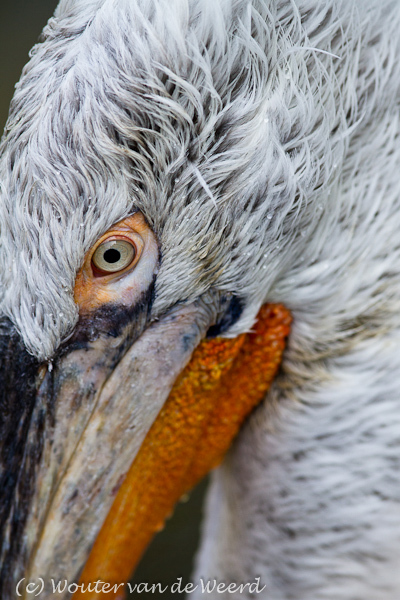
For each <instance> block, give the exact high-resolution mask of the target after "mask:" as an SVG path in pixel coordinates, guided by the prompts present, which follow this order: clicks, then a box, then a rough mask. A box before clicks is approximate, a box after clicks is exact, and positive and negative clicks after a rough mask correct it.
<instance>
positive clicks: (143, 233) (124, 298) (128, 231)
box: [74, 212, 158, 313]
mask: <svg viewBox="0 0 400 600" xmlns="http://www.w3.org/2000/svg"><path fill="white" fill-rule="evenodd" d="M119 239H121V240H125V241H129V242H132V243H133V245H134V246H135V250H136V254H135V257H134V259H133V261H132V262H131V263H130V265H128V266H127V267H126V268H125V269H122V270H121V271H117V272H116V273H101V272H99V271H98V270H97V269H96V268H95V267H94V265H93V263H92V258H93V255H94V253H95V252H96V250H97V248H98V247H99V246H100V245H101V244H102V243H104V242H105V241H112V240H119ZM156 251H157V253H158V250H157V245H156V242H155V238H154V234H153V233H152V231H151V229H150V227H149V226H148V225H147V223H146V222H145V220H144V217H143V215H142V214H141V213H139V212H138V213H135V214H134V215H133V216H131V217H127V218H126V219H123V220H122V221H119V222H118V223H116V224H115V225H113V227H112V228H111V229H110V230H109V231H107V233H105V234H104V235H103V236H102V237H101V238H100V239H99V240H97V242H96V243H95V244H94V246H92V248H91V249H90V250H89V252H88V253H87V254H86V256H85V260H84V263H83V265H82V267H81V269H80V270H79V272H78V274H77V277H76V283H75V290H74V300H75V302H76V304H77V305H78V306H79V310H80V312H81V313H82V312H92V311H94V310H96V309H98V308H100V307H102V306H104V305H106V304H110V303H113V302H115V301H117V302H122V303H123V304H130V303H131V302H130V296H131V295H132V294H129V292H130V291H131V292H132V289H133V287H134V286H131V288H129V285H128V284H127V285H125V284H124V287H126V288H127V289H126V290H125V289H121V288H122V286H121V285H119V284H118V282H119V281H120V280H121V279H124V280H125V278H126V277H127V276H129V274H130V273H131V271H134V270H135V268H136V267H137V265H138V263H139V261H140V260H141V258H142V255H144V254H145V253H146V252H149V253H150V254H153V255H155V254H156ZM134 291H135V290H134V289H133V292H134Z"/></svg>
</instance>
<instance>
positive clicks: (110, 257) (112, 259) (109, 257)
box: [103, 248, 121, 264]
mask: <svg viewBox="0 0 400 600" xmlns="http://www.w3.org/2000/svg"><path fill="white" fill-rule="evenodd" d="M103 257H104V260H105V261H106V262H108V263H110V264H114V263H116V262H118V261H119V260H121V252H119V251H118V250H115V249H114V248H110V249H109V250H106V251H105V252H104V254H103Z"/></svg>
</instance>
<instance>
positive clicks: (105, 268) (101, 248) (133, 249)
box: [91, 237, 138, 275]
mask: <svg viewBox="0 0 400 600" xmlns="http://www.w3.org/2000/svg"><path fill="white" fill-rule="evenodd" d="M137 256H138V248H137V246H136V244H135V243H134V242H133V241H132V240H128V239H127V238H114V237H113V238H112V239H107V240H105V241H103V242H102V243H101V244H99V245H98V246H97V248H96V250H95V251H94V252H93V256H92V261H91V262H92V268H93V270H94V272H95V273H96V272H97V273H98V274H99V275H112V274H114V273H119V272H120V271H123V270H125V269H126V268H128V267H129V266H130V265H132V264H133V263H134V261H135V259H136V257H137Z"/></svg>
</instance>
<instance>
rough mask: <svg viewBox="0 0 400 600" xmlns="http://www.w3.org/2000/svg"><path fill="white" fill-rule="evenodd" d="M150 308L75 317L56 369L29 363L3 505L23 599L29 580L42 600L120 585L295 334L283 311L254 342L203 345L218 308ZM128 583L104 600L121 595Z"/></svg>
mask: <svg viewBox="0 0 400 600" xmlns="http://www.w3.org/2000/svg"><path fill="white" fill-rule="evenodd" d="M150 303H151V301H150V300H149V298H147V299H146V298H143V299H142V301H141V302H140V303H139V305H138V307H136V309H135V313H134V314H128V313H127V312H126V311H122V312H121V311H119V310H118V309H115V307H114V309H108V310H105V311H104V310H103V311H101V314H100V313H98V314H97V315H95V316H93V315H92V316H91V318H90V319H89V320H86V321H85V319H83V320H81V322H80V324H79V326H78V328H77V330H76V333H75V335H74V337H73V338H71V339H70V340H69V342H68V343H67V344H65V345H64V346H63V347H62V348H61V350H60V351H59V354H58V356H57V357H56V358H55V359H54V361H53V364H52V368H51V367H50V366H47V367H44V366H41V367H40V368H38V365H35V364H34V362H32V365H31V366H30V373H31V375H30V381H31V386H30V390H31V391H30V398H31V400H30V404H29V411H28V413H27V414H26V415H25V417H24V420H23V427H22V425H21V427H22V429H23V431H20V430H18V431H17V432H16V434H15V435H16V436H17V438H18V439H17V441H18V444H17V445H15V444H16V443H15V444H14V446H13V447H14V450H15V449H16V454H15V456H17V457H19V458H17V459H14V462H13V463H12V461H11V463H10V465H11V467H12V468H14V470H15V472H14V474H12V477H11V479H10V481H9V485H8V488H7V497H6V510H5V511H3V512H4V515H3V516H4V521H3V524H4V532H5V534H4V540H5V541H4V543H3V565H4V567H3V581H4V583H3V596H2V597H4V598H8V597H10V598H14V597H15V595H16V594H15V586H16V585H17V583H18V582H19V581H20V580H21V579H24V578H25V579H24V583H23V585H22V587H21V588H20V590H19V593H20V594H22V597H25V598H27V597H29V596H28V595H27V592H26V589H27V588H26V584H28V583H29V582H31V581H36V582H38V581H39V582H41V581H42V582H44V586H45V588H44V591H43V596H42V597H43V598H51V597H53V595H52V588H51V583H50V582H51V581H55V582H57V581H61V580H67V581H68V583H69V584H72V583H74V582H75V583H77V582H78V581H79V580H80V582H81V583H80V584H79V585H80V587H77V588H76V589H77V590H78V591H77V592H76V594H75V595H74V598H75V597H76V598H80V597H81V596H82V598H99V597H101V594H100V593H99V590H98V588H95V586H94V585H93V583H94V582H96V581H98V580H101V581H103V582H108V583H109V584H110V585H115V584H121V585H122V584H123V582H125V581H126V580H127V579H128V578H129V576H130V575H131V573H132V571H133V569H134V567H135V565H136V564H137V562H138V560H139V559H140V557H141V555H142V553H143V551H144V549H145V548H146V546H147V544H148V542H149V541H150V540H151V538H152V536H153V535H154V533H155V532H156V531H157V530H159V529H160V528H162V526H163V523H164V519H165V518H166V517H167V516H168V515H169V514H170V513H171V511H172V510H173V506H174V504H175V503H176V501H177V500H178V499H179V498H180V496H181V495H182V494H184V493H185V492H187V491H188V490H190V489H191V488H192V487H193V485H194V484H195V483H196V482H197V481H198V480H199V479H200V478H201V477H202V476H203V475H204V474H205V473H207V472H208V471H209V470H210V469H211V468H213V467H215V466H216V465H217V464H218V463H219V462H220V461H221V459H222V457H223V455H224V453H225V452H226V450H227V449H228V447H229V445H230V444H231V441H232V439H233V437H234V436H235V435H236V433H237V431H238V429H239V427H240V425H241V423H242V422H243V420H244V418H245V417H246V415H247V414H248V413H249V411H250V410H251V409H252V408H253V407H254V406H255V405H256V404H257V403H258V402H259V401H260V400H261V399H262V398H263V397H264V396H265V393H266V391H267V389H268V387H269V385H270V382H271V380H272V378H273V376H274V375H275V373H276V370H277V368H278V366H279V363H280V360H281V355H282V351H283V348H284V340H285V337H286V336H287V334H288V331H289V323H290V316H289V315H288V312H287V311H286V310H285V309H284V308H283V307H281V306H272V305H271V306H267V307H264V308H263V309H262V312H261V313H260V315H259V319H258V322H257V325H256V328H255V331H254V332H253V333H251V334H248V335H242V336H239V337H238V338H236V339H222V338H215V339H206V334H207V331H208V330H209V328H210V326H211V325H212V324H213V323H214V322H215V314H216V313H215V310H214V308H215V307H213V306H212V305H211V304H210V303H207V304H206V303H205V302H201V301H199V302H197V303H194V304H191V305H186V306H181V307H177V308H175V309H174V310H172V311H170V312H169V313H167V314H166V315H165V316H164V317H163V318H162V319H161V320H159V321H156V322H153V323H152V324H149V318H148V314H149V305H150ZM93 323H95V330H96V335H94V334H93V331H92V330H93ZM33 374H34V377H33ZM7 377H8V379H7V381H8V383H7V385H6V386H5V387H6V389H11V387H12V385H13V383H12V382H14V383H15V378H14V379H13V378H12V377H11V376H9V375H7ZM14 387H15V386H14ZM24 414H25V413H24ZM21 423H22V421H21ZM17 429H18V428H17ZM10 460H11V459H10ZM16 461H17V462H18V464H17V462H16ZM16 470H18V473H16ZM7 507H8V508H7ZM16 521H17V525H16V524H15V522H16ZM13 536H14V537H13ZM15 536H16V537H15ZM90 584H92V587H90ZM82 585H84V586H86V587H82ZM121 585H119V587H118V585H117V587H116V588H115V592H112V593H110V590H107V592H106V593H105V595H104V597H107V598H122V597H123V593H122V591H121V590H123V587H121ZM24 586H25V587H24ZM46 590H47V592H46ZM70 593H71V588H69V591H68V589H66V590H65V592H64V594H62V593H59V594H58V595H57V597H60V598H68V597H69V596H70ZM24 594H25V596H24ZM46 594H47V595H46Z"/></svg>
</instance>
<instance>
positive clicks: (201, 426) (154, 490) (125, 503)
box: [74, 304, 291, 600]
mask: <svg viewBox="0 0 400 600" xmlns="http://www.w3.org/2000/svg"><path fill="white" fill-rule="evenodd" d="M290 323H291V316H290V313H289V312H288V311H287V310H286V309H285V307H283V306H282V305H272V304H269V305H266V306H264V307H263V308H262V309H261V310H260V312H259V315H258V319H257V323H256V325H255V327H254V331H253V332H252V333H250V334H243V335H241V336H239V337H237V338H236V339H223V338H217V339H213V340H204V341H203V342H202V343H201V344H200V345H199V347H198V348H197V349H196V350H195V352H194V353H193V356H192V359H191V361H190V363H189V364H188V366H187V367H186V368H185V369H184V371H183V372H182V374H181V375H180V377H179V378H178V380H177V381H176V383H175V385H174V387H173V389H172V391H171V394H170V396H169V398H168V400H167V402H166V403H165V405H164V406H163V408H162V410H161V411H160V413H159V415H158V417H157V419H156V421H155V422H154V424H153V426H152V427H151V429H150V430H149V432H148V434H147V436H146V438H145V440H144V442H143V444H142V447H141V448H140V451H139V453H138V454H137V456H136V458H135V460H134V461H133V463H132V465H131V467H130V470H129V472H128V474H127V476H126V478H125V480H124V482H123V483H122V485H121V487H120V489H119V490H118V493H117V495H116V498H115V501H114V503H113V506H112V508H111V511H110V512H109V514H108V517H107V519H106V521H105V522H104V524H103V527H102V529H101V531H100V533H99V535H98V537H97V540H96V542H95V544H94V546H93V549H92V552H91V554H90V556H89V559H88V561H87V563H86V566H85V568H84V571H83V573H82V576H81V583H86V584H88V583H89V582H95V581H97V580H99V579H101V580H102V581H106V582H109V583H121V582H123V581H127V580H128V579H129V577H130V576H131V574H132V572H133V570H134V568H135V567H136V565H137V563H138V561H139V560H140V558H141V556H142V554H143V552H144V550H145V549H146V547H147V545H148V544H149V542H150V541H151V539H152V537H153V536H154V534H155V533H156V532H157V531H159V530H160V529H161V528H162V527H163V524H164V521H165V519H166V518H167V517H168V516H169V515H170V513H171V512H172V510H173V507H174V505H175V504H176V502H177V501H178V500H179V498H180V497H181V496H182V495H183V494H184V493H186V492H188V491H189V490H190V489H191V488H193V486H194V485H195V484H196V483H197V482H198V481H199V480H200V479H201V478H202V477H203V476H204V475H205V474H206V473H207V472H208V471H209V470H210V469H212V468H214V467H216V466H217V465H218V464H219V463H220V462H221V460H222V459H223V457H224V455H225V453H226V451H227V450H228V448H229V446H230V445H231V443H232V440H233V438H234V437H235V436H236V434H237V432H238V430H239V428H240V426H241V424H242V423H243V421H244V419H245V418H246V416H247V415H248V414H249V413H250V411H251V410H252V409H253V408H254V407H255V406H256V405H257V404H258V403H259V402H260V401H261V400H262V399H263V398H264V397H265V394H266V392H267V391H268V389H269V387H270V385H271V382H272V380H273V378H274V376H275V374H276V372H277V370H278V368H279V365H280V363H281V359H282V353H283V350H284V347H285V339H286V337H287V336H288V334H289V330H290ZM120 590H121V588H120ZM103 595H104V597H107V598H108V599H110V598H111V597H113V598H115V599H120V598H123V597H124V595H123V593H122V594H121V592H118V593H117V594H116V595H112V594H110V593H105V594H96V593H93V594H90V593H87V592H85V593H84V594H82V592H77V593H76V594H75V595H74V600H78V599H80V598H81V597H82V598H83V597H84V598H85V599H86V600H88V599H89V598H100V597H103Z"/></svg>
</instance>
